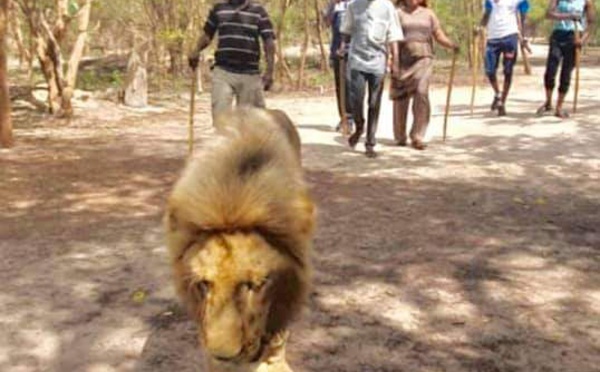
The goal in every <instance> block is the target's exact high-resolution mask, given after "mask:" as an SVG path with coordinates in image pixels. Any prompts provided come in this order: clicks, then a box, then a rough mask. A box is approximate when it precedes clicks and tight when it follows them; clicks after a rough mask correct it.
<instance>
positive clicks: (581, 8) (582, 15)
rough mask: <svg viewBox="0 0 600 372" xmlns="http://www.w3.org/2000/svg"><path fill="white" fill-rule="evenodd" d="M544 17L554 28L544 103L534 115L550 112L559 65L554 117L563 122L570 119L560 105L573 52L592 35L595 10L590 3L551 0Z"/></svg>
mask: <svg viewBox="0 0 600 372" xmlns="http://www.w3.org/2000/svg"><path fill="white" fill-rule="evenodd" d="M546 17H547V18H549V19H551V20H553V21H554V25H553V27H552V35H551V36H550V48H549V49H548V59H547V60H546V73H545V74H544V88H545V90H546V101H545V102H544V104H543V105H542V107H540V108H539V109H538V111H537V113H538V115H542V114H544V113H546V112H550V111H552V93H553V91H554V87H555V86H556V75H557V73H558V68H559V66H560V65H561V62H562V67H561V69H560V70H561V71H560V84H559V86H558V99H557V100H556V108H555V110H554V115H555V116H556V117H558V118H561V119H564V118H567V117H569V113H568V112H567V111H566V110H564V109H563V103H564V102H565V97H566V95H567V92H568V91H569V87H570V85H571V74H572V72H573V68H574V67H575V54H576V50H577V49H580V48H581V47H582V45H584V44H585V43H587V42H588V40H589V39H590V36H591V35H592V32H591V30H593V26H594V24H595V22H596V10H595V8H594V2H593V1H592V0H550V2H549V5H548V10H547V12H546ZM576 30H577V33H581V32H583V36H582V37H581V38H580V39H578V38H577V34H576V32H575V31H576Z"/></svg>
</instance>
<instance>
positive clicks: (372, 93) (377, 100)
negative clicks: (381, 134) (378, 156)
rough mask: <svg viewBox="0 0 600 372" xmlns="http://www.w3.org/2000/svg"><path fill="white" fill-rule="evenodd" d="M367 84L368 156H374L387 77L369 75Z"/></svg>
mask: <svg viewBox="0 0 600 372" xmlns="http://www.w3.org/2000/svg"><path fill="white" fill-rule="evenodd" d="M366 77H367V82H368V84H369V99H368V104H369V109H368V116H367V141H366V143H365V145H366V148H367V155H368V156H373V155H374V154H375V153H374V151H373V148H374V147H375V145H376V144H377V139H376V134H377V124H378V122H379V111H380V108H381V96H382V94H383V84H384V81H385V75H377V74H367V75H366Z"/></svg>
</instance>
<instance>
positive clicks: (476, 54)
mask: <svg viewBox="0 0 600 372" xmlns="http://www.w3.org/2000/svg"><path fill="white" fill-rule="evenodd" d="M478 39H479V33H477V34H475V36H474V37H473V54H472V56H471V64H472V67H473V71H472V79H473V89H472V90H471V116H473V109H474V107H475V93H476V92H477V79H478V76H477V73H478V72H479V40H478Z"/></svg>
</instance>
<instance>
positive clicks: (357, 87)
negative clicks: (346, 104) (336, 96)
mask: <svg viewBox="0 0 600 372" xmlns="http://www.w3.org/2000/svg"><path fill="white" fill-rule="evenodd" d="M349 76H350V82H349V84H348V88H350V89H349V90H350V101H351V107H352V118H353V119H354V126H355V128H354V133H352V135H351V136H350V138H348V144H349V145H350V147H354V146H356V144H357V143H358V140H359V139H360V136H361V135H362V133H363V131H364V127H365V116H364V115H365V114H364V100H365V89H366V78H365V74H364V73H363V72H361V71H358V70H350V74H349Z"/></svg>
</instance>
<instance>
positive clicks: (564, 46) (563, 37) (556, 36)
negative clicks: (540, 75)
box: [544, 30, 575, 94]
mask: <svg viewBox="0 0 600 372" xmlns="http://www.w3.org/2000/svg"><path fill="white" fill-rule="evenodd" d="M561 60H562V68H561V70H560V85H559V87H558V92H559V93H562V94H567V92H568V91H569V86H570V85H571V73H572V72H573V68H574V67H575V33H574V32H573V31H561V30H555V31H554V32H553V33H552V36H551V37H550V49H549V50H548V60H547V61H546V73H545V74H544V86H545V87H546V89H548V90H552V89H554V87H555V86H556V82H555V81H556V74H557V72H558V67H559V66H560V62H561Z"/></svg>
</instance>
